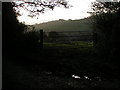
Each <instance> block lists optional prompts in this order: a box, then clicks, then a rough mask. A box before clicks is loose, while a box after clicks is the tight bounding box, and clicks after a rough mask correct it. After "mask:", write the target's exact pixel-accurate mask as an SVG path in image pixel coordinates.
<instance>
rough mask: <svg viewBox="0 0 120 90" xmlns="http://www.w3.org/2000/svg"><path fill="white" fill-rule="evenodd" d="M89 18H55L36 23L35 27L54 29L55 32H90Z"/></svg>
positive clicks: (46, 30)
mask: <svg viewBox="0 0 120 90" xmlns="http://www.w3.org/2000/svg"><path fill="white" fill-rule="evenodd" d="M91 20H92V17H89V18H84V19H79V20H63V19H60V20H56V21H51V22H46V23H42V24H36V25H34V26H35V29H36V30H39V29H43V30H44V32H50V31H56V32H66V31H67V32H69V31H88V32H91V31H92V29H91V26H92V25H91Z"/></svg>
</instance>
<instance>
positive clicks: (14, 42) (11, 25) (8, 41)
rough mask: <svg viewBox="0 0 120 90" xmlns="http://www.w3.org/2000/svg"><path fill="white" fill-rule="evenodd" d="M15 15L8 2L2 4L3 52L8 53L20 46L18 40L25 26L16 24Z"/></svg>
mask: <svg viewBox="0 0 120 90" xmlns="http://www.w3.org/2000/svg"><path fill="white" fill-rule="evenodd" d="M16 17H17V16H16V13H15V12H14V11H13V8H12V4H11V3H10V2H7V3H6V2H4V3H2V24H3V26H2V28H3V47H4V48H3V50H4V52H5V53H9V52H11V51H12V50H15V49H16V47H17V46H19V44H20V42H19V41H20V39H21V35H22V33H23V31H24V30H25V28H26V26H25V25H24V24H21V23H19V22H18V20H17V18H16Z"/></svg>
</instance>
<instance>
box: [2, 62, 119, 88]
mask: <svg viewBox="0 0 120 90" xmlns="http://www.w3.org/2000/svg"><path fill="white" fill-rule="evenodd" d="M3 66H4V67H3V89H4V88H120V81H119V80H113V81H97V80H88V79H85V78H80V79H75V78H72V77H60V76H55V75H54V74H53V73H52V72H50V71H45V70H41V69H39V68H38V67H37V66H36V67H33V68H29V69H27V68H25V66H21V65H19V64H16V63H13V62H10V61H7V62H6V63H4V65H3Z"/></svg>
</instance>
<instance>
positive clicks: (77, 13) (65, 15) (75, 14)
mask: <svg viewBox="0 0 120 90" xmlns="http://www.w3.org/2000/svg"><path fill="white" fill-rule="evenodd" d="M67 1H69V2H68V3H69V4H70V5H72V7H70V8H69V9H67V8H64V7H55V8H54V9H53V10H48V11H46V12H45V13H41V14H40V15H39V18H38V19H36V18H31V17H28V16H27V15H28V14H27V13H26V12H25V11H24V10H21V12H22V13H23V15H22V16H20V17H18V20H19V21H20V22H24V23H25V24H27V25H33V24H39V23H44V22H48V21H54V20H59V19H64V20H68V19H72V20H75V19H82V18H86V17H88V16H90V14H89V13H87V12H88V11H90V10H91V2H94V1H95V0H67Z"/></svg>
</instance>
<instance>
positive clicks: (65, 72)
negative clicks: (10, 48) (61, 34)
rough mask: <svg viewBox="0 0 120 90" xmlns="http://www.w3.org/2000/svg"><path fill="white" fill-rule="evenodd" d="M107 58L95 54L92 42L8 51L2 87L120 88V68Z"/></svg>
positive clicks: (4, 62)
mask: <svg viewBox="0 0 120 90" xmlns="http://www.w3.org/2000/svg"><path fill="white" fill-rule="evenodd" d="M76 44H77V45H76ZM104 59H105V58H98V57H97V56H96V55H95V54H94V53H93V44H92V42H73V43H69V44H60V43H57V44H56V43H44V47H43V49H41V48H38V49H34V50H32V49H29V52H28V50H27V52H25V50H24V52H22V53H21V52H19V54H17V55H12V54H10V53H9V55H8V56H7V57H5V58H4V61H3V68H4V69H3V88H120V87H119V83H120V82H119V75H118V72H119V71H118V69H119V67H118V66H116V65H114V64H113V63H109V62H107V61H106V62H105V60H104ZM73 75H76V76H79V77H80V79H79V78H76V79H75V78H74V77H72V76H73Z"/></svg>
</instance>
